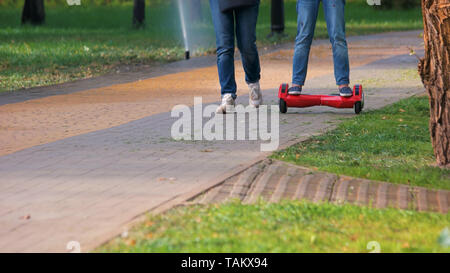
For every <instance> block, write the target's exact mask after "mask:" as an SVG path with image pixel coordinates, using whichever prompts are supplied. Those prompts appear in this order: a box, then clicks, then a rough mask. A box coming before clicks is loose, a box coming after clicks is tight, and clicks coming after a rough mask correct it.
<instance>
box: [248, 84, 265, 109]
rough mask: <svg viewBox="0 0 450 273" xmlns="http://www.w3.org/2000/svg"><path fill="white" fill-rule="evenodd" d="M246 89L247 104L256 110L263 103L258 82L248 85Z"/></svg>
mask: <svg viewBox="0 0 450 273" xmlns="http://www.w3.org/2000/svg"><path fill="white" fill-rule="evenodd" d="M248 88H249V89H250V92H249V94H248V104H249V105H251V106H253V107H255V108H258V107H259V106H260V105H261V104H262V101H263V100H262V94H261V87H260V86H259V82H255V83H250V84H249V85H248Z"/></svg>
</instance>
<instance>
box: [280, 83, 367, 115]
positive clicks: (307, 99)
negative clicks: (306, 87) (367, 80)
mask: <svg viewBox="0 0 450 273" xmlns="http://www.w3.org/2000/svg"><path fill="white" fill-rule="evenodd" d="M288 89H289V84H287V83H283V84H282V85H281V86H280V90H279V91H278V98H279V99H280V112H281V113H283V114H284V113H286V112H287V109H288V107H298V108H303V107H311V106H319V105H322V106H329V107H334V108H354V109H355V113H356V114H359V113H361V111H362V109H363V108H364V93H363V88H362V85H360V84H357V85H355V86H353V96H351V97H341V96H339V95H303V94H302V95H289V94H288Z"/></svg>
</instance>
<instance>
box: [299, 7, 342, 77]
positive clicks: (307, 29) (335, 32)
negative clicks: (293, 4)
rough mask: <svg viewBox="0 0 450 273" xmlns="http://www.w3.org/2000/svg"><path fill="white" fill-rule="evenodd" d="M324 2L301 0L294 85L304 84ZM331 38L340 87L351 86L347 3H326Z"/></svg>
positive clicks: (326, 17)
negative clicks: (346, 33) (315, 30)
mask: <svg viewBox="0 0 450 273" xmlns="http://www.w3.org/2000/svg"><path fill="white" fill-rule="evenodd" d="M320 1H321V0H297V14H298V17H297V37H296V39H295V51H294V64H293V73H292V83H293V84H298V85H304V83H305V79H306V72H307V69H308V58H309V51H310V48H311V43H312V40H313V36H314V29H315V27H316V21H317V14H318V12H319V4H320ZM322 3H323V10H324V14H325V20H326V22H327V30H328V36H329V37H330V42H331V45H332V47H333V62H334V77H335V79H336V84H337V85H341V84H348V83H349V81H350V80H349V74H350V65H349V61H348V48H347V41H346V40H345V18H344V9H345V0H322Z"/></svg>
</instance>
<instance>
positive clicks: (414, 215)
mask: <svg viewBox="0 0 450 273" xmlns="http://www.w3.org/2000/svg"><path fill="white" fill-rule="evenodd" d="M449 225H450V214H446V215H441V214H435V213H418V212H413V211H401V210H395V209H385V210H376V209H372V208H368V207H358V206H352V205H343V206H338V205H332V204H328V203H326V204H311V203H306V202H298V201H289V202H288V201H285V202H282V203H265V202H261V203H258V204H253V205H242V204H241V203H239V202H231V203H226V204H222V205H209V206H191V207H183V208H176V209H173V210H171V211H169V212H168V213H165V214H162V215H156V216H148V218H147V220H146V221H145V222H143V223H142V224H141V225H139V226H137V227H136V228H135V229H133V230H132V231H131V232H130V233H129V235H128V237H127V238H117V239H114V240H113V241H111V242H110V243H108V244H106V245H104V246H102V247H100V248H98V249H97V250H96V251H98V252H369V251H370V250H368V249H367V245H368V243H369V242H372V241H375V242H378V243H379V245H380V248H381V249H380V251H381V252H448V251H449V249H448V248H444V247H443V246H441V245H440V244H439V243H438V238H439V236H440V234H441V232H442V231H443V229H444V228H445V227H448V226H449Z"/></svg>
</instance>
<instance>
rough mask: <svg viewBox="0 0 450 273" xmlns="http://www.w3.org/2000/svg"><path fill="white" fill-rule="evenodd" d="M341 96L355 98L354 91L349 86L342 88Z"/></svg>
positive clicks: (340, 90)
mask: <svg viewBox="0 0 450 273" xmlns="http://www.w3.org/2000/svg"><path fill="white" fill-rule="evenodd" d="M339 95H341V97H351V96H353V90H352V89H351V88H350V87H348V86H346V87H342V88H341V89H339Z"/></svg>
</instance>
